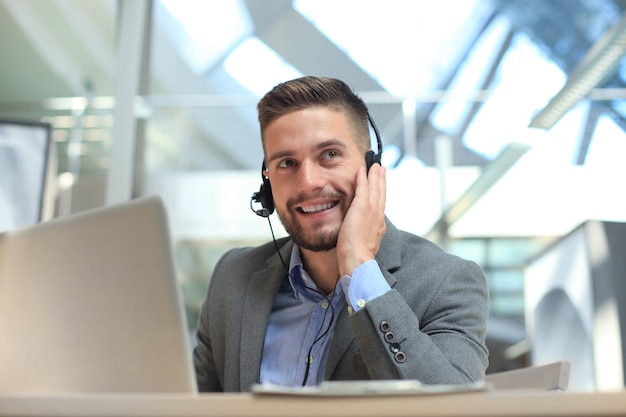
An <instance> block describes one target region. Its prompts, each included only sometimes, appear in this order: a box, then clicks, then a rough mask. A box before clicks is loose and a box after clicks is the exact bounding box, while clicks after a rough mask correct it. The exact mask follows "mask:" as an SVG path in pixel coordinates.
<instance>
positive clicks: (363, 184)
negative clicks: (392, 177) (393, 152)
mask: <svg viewBox="0 0 626 417" xmlns="http://www.w3.org/2000/svg"><path fill="white" fill-rule="evenodd" d="M386 198H387V170H386V168H385V167H382V166H380V165H379V164H374V165H372V167H371V168H370V171H369V175H367V174H366V172H365V167H361V168H359V170H358V171H357V174H356V189H355V192H354V199H353V200H352V204H351V205H350V208H349V209H348V212H347V213H346V217H345V218H344V220H343V225H342V226H341V230H340V231H339V237H338V239H337V258H338V262H339V274H340V276H344V275H352V271H354V269H355V268H356V267H357V266H359V265H361V264H362V263H364V262H366V261H369V260H372V259H374V257H375V255H376V253H378V249H379V248H380V242H381V240H382V238H383V236H384V235H385V231H386V230H387V226H386V225H385V201H386Z"/></svg>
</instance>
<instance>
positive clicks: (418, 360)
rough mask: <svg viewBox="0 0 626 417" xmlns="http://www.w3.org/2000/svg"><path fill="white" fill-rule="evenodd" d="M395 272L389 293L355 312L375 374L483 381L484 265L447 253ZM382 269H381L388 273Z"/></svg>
mask: <svg viewBox="0 0 626 417" xmlns="http://www.w3.org/2000/svg"><path fill="white" fill-rule="evenodd" d="M435 258H436V259H434V260H432V259H431V261H429V262H423V260H422V262H419V260H420V257H417V260H418V262H417V263H420V264H421V265H417V264H410V263H409V264H408V265H406V266H404V267H402V268H401V269H400V270H399V271H397V272H394V274H393V275H394V277H395V278H397V282H396V284H395V285H394V287H393V288H392V290H391V291H389V292H388V293H386V294H384V295H382V296H380V297H378V298H375V299H374V300H371V301H370V302H368V303H367V304H366V305H365V307H364V308H362V309H360V310H359V311H358V312H355V313H354V314H352V315H350V318H349V320H350V325H351V327H352V330H353V332H354V334H355V338H356V341H357V344H358V346H359V350H360V354H361V358H362V360H363V362H364V363H365V366H366V368H367V371H368V374H369V376H370V377H371V378H372V379H417V380H419V381H421V382H423V383H425V384H461V383H468V382H473V381H479V380H481V379H483V378H484V376H485V370H486V368H487V364H488V351H487V348H486V345H485V333H486V321H487V316H488V291H487V284H486V279H485V276H484V272H483V271H482V269H481V268H480V267H479V266H478V265H477V264H475V263H473V262H471V261H466V260H463V259H461V258H458V257H456V256H453V255H449V254H446V253H445V252H443V251H441V252H440V253H438V252H435ZM381 269H383V273H387V274H388V272H387V271H386V270H385V269H384V268H381Z"/></svg>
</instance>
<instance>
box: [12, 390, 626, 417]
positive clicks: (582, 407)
mask: <svg viewBox="0 0 626 417" xmlns="http://www.w3.org/2000/svg"><path fill="white" fill-rule="evenodd" d="M296 415H297V416H305V417H306V416H323V417H333V416H341V417H350V416H355V417H356V416H358V417H367V416H385V417H394V416H439V417H441V416H481V417H485V416H509V417H513V416H589V417H600V416H626V391H623V392H604V393H575V392H519V391H516V392H513V391H491V392H474V393H461V394H442V395H429V396H376V397H303V396H298V397H296V396H271V395H265V396H258V395H253V394H200V395H184V394H181V395H178V394H165V395H157V394H120V395H117V394H115V395H108V394H107V395H92V394H85V395H75V396H71V397H70V396H59V397H52V396H50V397H44V396H42V397H27V396H0V416H2V417H5V416H11V417H25V416H48V417H52V416H89V417H104V416H108V417H119V416H133V417H134V416H150V417H156V416H174V417H183V416H184V417H191V416H207V417H211V416H231V417H232V416H272V417H277V416H289V417H292V416H296Z"/></svg>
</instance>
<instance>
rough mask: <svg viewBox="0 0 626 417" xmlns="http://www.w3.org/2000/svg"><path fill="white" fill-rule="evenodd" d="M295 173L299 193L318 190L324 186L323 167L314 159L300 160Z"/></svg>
mask: <svg viewBox="0 0 626 417" xmlns="http://www.w3.org/2000/svg"><path fill="white" fill-rule="evenodd" d="M297 175H298V182H297V186H298V192H299V193H309V192H311V191H315V190H319V189H321V188H323V186H324V173H323V169H322V167H321V166H320V165H319V164H318V163H316V161H310V160H305V161H302V163H301V164H300V168H299V169H298V174H297Z"/></svg>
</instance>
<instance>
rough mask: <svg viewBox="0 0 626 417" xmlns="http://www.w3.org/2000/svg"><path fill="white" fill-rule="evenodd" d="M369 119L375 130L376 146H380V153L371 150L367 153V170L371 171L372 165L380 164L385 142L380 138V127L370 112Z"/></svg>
mask: <svg viewBox="0 0 626 417" xmlns="http://www.w3.org/2000/svg"><path fill="white" fill-rule="evenodd" d="M367 120H368V121H369V122H370V125H371V126H372V129H373V130H374V136H376V146H378V153H374V151H371V150H370V151H367V153H365V166H366V168H367V172H370V168H371V167H372V165H374V164H378V165H380V157H381V155H382V153H383V142H382V140H381V139H380V133H379V132H378V128H377V127H376V123H374V119H372V116H370V115H369V114H368V115H367Z"/></svg>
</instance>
